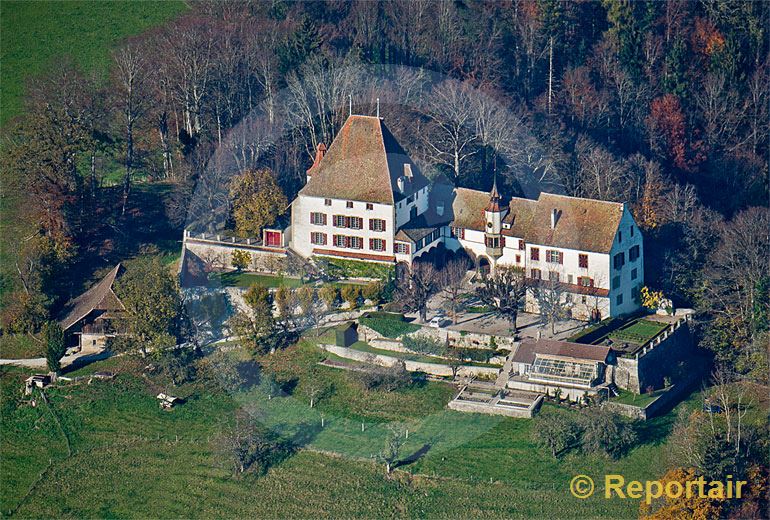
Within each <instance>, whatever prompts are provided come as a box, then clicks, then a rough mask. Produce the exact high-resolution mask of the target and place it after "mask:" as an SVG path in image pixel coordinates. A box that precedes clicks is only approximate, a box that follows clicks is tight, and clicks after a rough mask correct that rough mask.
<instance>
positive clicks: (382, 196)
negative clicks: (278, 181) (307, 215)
mask: <svg viewBox="0 0 770 520" xmlns="http://www.w3.org/2000/svg"><path fill="white" fill-rule="evenodd" d="M399 177H405V179H406V181H405V184H406V186H405V190H404V192H403V193H401V192H400V191H399V190H398V184H397V181H398V178H399ZM427 185H428V179H427V178H426V177H425V176H424V175H423V174H422V172H420V169H419V168H418V167H417V165H416V164H415V163H414V162H413V161H412V160H411V159H410V158H409V156H408V155H407V153H406V152H405V151H404V149H403V148H402V147H401V145H400V144H399V143H398V141H397V140H396V138H395V137H394V136H393V134H392V133H391V132H390V130H388V128H387V127H386V126H385V123H384V122H383V121H382V119H381V118H379V117H372V116H362V115H352V116H350V117H349V118H348V120H347V121H346V122H345V124H344V125H343V126H342V128H341V129H340V131H339V133H338V134H337V136H336V137H335V138H334V141H333V142H332V144H331V145H330V146H329V149H328V150H327V151H326V153H325V154H324V155H323V158H321V159H320V160H319V161H318V163H317V164H315V165H314V166H313V167H312V176H311V178H310V180H309V181H308V182H307V184H306V185H305V187H304V188H302V190H300V195H306V196H311V197H325V198H334V199H347V200H354V201H362V202H373V203H380V204H393V203H394V202H396V201H398V200H400V199H402V198H405V197H408V196H410V195H412V194H413V193H414V192H416V191H418V190H420V189H422V188H424V187H425V186H427Z"/></svg>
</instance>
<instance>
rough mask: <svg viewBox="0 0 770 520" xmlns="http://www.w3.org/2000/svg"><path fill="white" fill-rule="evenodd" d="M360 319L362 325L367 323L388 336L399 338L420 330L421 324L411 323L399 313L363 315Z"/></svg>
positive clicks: (371, 327)
mask: <svg viewBox="0 0 770 520" xmlns="http://www.w3.org/2000/svg"><path fill="white" fill-rule="evenodd" d="M358 321H359V322H360V323H361V325H366V326H367V327H369V328H370V329H372V330H375V331H377V332H379V333H380V334H382V335H383V336H385V337H386V338H398V337H399V336H402V335H404V334H409V333H410V332H417V331H418V330H420V326H419V325H417V324H415V323H409V322H408V321H405V320H404V319H403V316H401V315H397V314H387V313H377V314H375V315H372V316H368V317H362V318H361V319H359V320H358Z"/></svg>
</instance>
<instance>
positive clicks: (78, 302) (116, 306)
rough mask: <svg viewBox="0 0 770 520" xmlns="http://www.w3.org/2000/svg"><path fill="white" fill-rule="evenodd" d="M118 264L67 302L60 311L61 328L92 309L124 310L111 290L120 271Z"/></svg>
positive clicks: (67, 326) (72, 323)
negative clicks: (91, 285)
mask: <svg viewBox="0 0 770 520" xmlns="http://www.w3.org/2000/svg"><path fill="white" fill-rule="evenodd" d="M121 269H122V267H121V265H120V264H118V265H116V266H115V267H114V268H112V270H111V271H110V272H109V273H107V275H106V276H105V277H104V278H102V279H101V280H99V282H98V283H97V284H96V285H94V286H93V287H91V288H90V289H88V290H87V291H86V292H84V293H83V294H81V295H80V296H78V297H77V298H74V299H72V300H70V301H69V302H67V304H66V305H65V306H64V309H63V311H62V316H63V317H62V319H61V320H59V324H60V325H61V328H62V329H64V330H67V329H69V328H70V327H72V326H73V325H74V324H76V323H77V322H78V321H80V320H82V319H83V318H85V317H86V316H88V314H89V313H91V312H92V311H94V310H103V311H116V310H119V311H124V310H125V307H124V306H123V304H122V303H121V301H120V299H119V298H118V297H117V296H116V295H115V293H114V292H113V290H112V288H113V284H114V283H115V279H116V278H117V277H118V275H119V274H120V272H121Z"/></svg>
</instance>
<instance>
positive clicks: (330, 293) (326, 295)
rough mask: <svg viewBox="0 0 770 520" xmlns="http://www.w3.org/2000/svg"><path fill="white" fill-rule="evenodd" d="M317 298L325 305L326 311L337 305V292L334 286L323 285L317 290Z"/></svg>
mask: <svg viewBox="0 0 770 520" xmlns="http://www.w3.org/2000/svg"><path fill="white" fill-rule="evenodd" d="M318 296H319V297H320V298H321V300H323V302H324V303H325V304H326V307H327V309H329V310H331V309H333V308H334V305H335V304H336V303H337V298H338V297H339V292H338V290H337V288H336V287H335V286H334V285H331V284H328V285H324V286H323V287H321V288H320V289H319V290H318Z"/></svg>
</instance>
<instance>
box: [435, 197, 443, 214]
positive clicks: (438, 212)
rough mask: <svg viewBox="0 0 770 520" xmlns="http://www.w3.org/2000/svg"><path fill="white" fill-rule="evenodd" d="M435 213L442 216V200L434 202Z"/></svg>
mask: <svg viewBox="0 0 770 520" xmlns="http://www.w3.org/2000/svg"><path fill="white" fill-rule="evenodd" d="M436 215H438V216H439V217H443V216H444V201H443V200H440V201H438V202H437V203H436Z"/></svg>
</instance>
